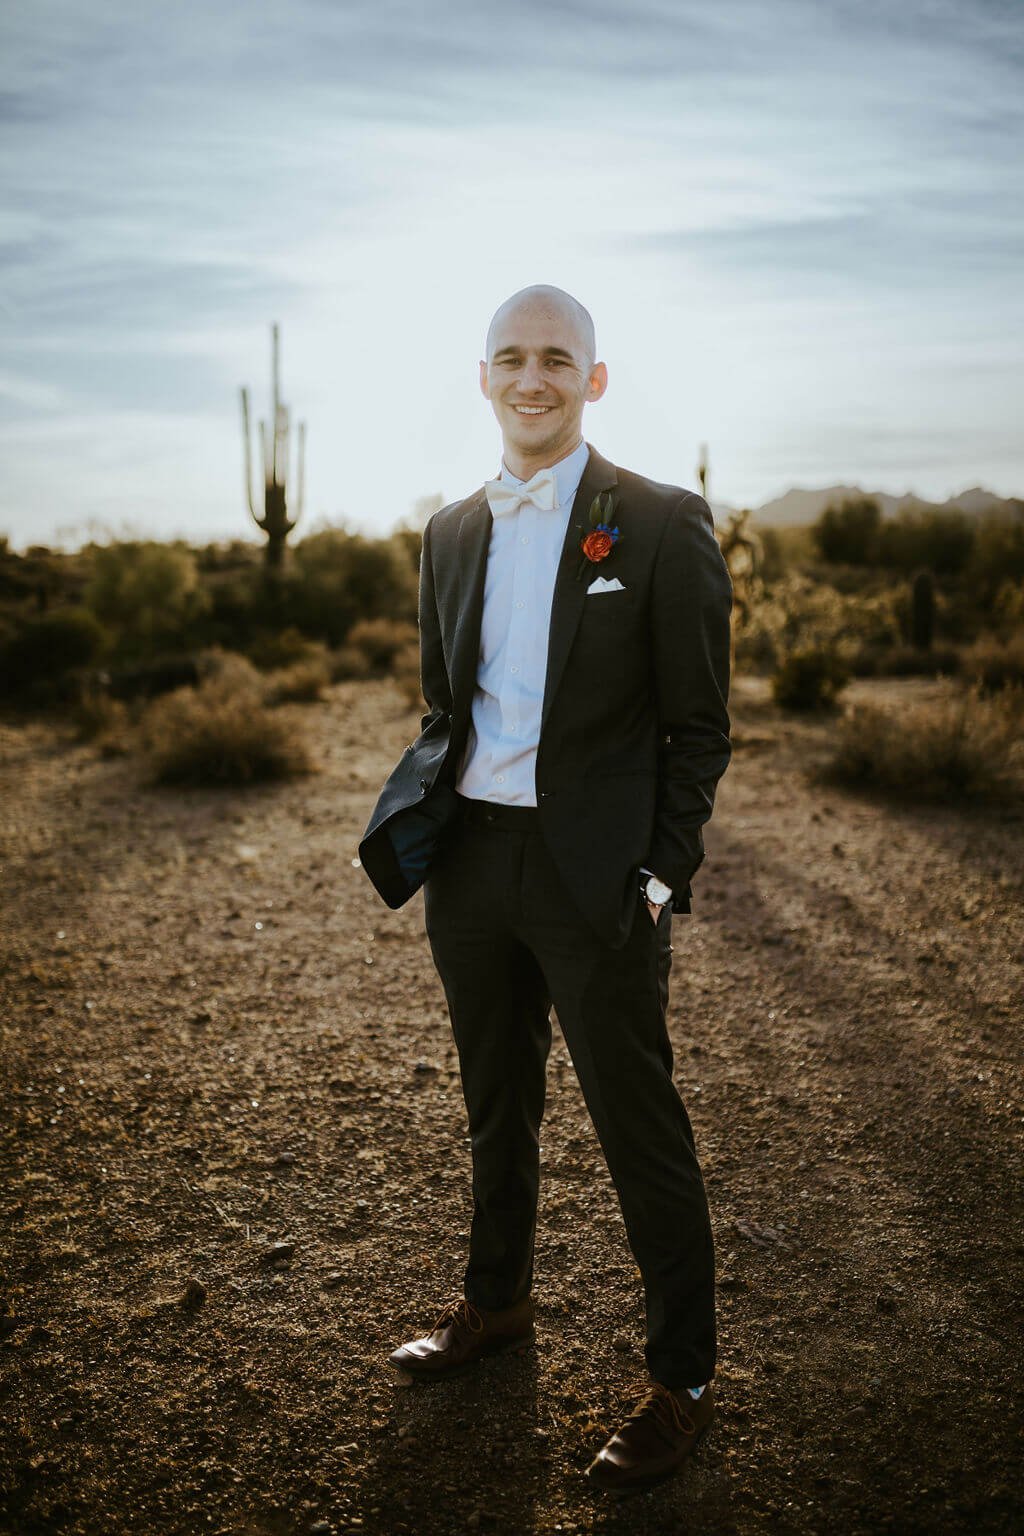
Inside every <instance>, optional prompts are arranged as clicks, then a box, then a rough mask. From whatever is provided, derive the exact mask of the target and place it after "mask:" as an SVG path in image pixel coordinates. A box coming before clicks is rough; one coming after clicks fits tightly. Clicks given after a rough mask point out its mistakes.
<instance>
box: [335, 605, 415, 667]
mask: <svg viewBox="0 0 1024 1536" xmlns="http://www.w3.org/2000/svg"><path fill="white" fill-rule="evenodd" d="M416 643H417V632H416V626H415V624H408V623H406V622H405V621H404V620H403V619H361V620H360V622H359V623H358V624H353V626H352V628H351V629H350V630H349V632H348V635H347V637H346V642H345V649H346V650H348V649H351V650H354V651H356V652H358V653H360V654H361V655H363V656H364V657H365V658H366V664H367V668H368V673H369V676H371V677H383V676H385V675H386V674H387V673H388V672H390V671H391V669H392V666H393V664H394V662H395V659H396V657H397V656H398V654H399V653H400V652H401V651H403V650H405V648H406V647H407V646H410V645H415V644H416Z"/></svg>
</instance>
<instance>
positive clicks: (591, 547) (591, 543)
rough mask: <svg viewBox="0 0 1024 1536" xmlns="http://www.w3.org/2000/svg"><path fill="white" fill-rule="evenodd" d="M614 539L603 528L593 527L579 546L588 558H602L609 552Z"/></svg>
mask: <svg viewBox="0 0 1024 1536" xmlns="http://www.w3.org/2000/svg"><path fill="white" fill-rule="evenodd" d="M614 543H615V540H614V539H613V538H612V536H611V534H610V533H608V532H606V531H605V529H603V528H595V530H594V532H593V533H588V534H587V536H586V538H585V539H584V540H583V543H582V545H581V548H582V550H583V553H584V554H585V555H586V557H587V559H588V560H603V559H604V558H605V556H606V555H608V554H610V553H611V548H612V545H613V544H614Z"/></svg>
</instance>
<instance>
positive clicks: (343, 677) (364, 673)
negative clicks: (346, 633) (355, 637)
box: [331, 645, 373, 683]
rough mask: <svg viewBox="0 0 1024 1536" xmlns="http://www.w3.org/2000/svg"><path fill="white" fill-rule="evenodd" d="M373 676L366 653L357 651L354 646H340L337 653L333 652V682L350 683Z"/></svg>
mask: <svg viewBox="0 0 1024 1536" xmlns="http://www.w3.org/2000/svg"><path fill="white" fill-rule="evenodd" d="M372 676H373V668H372V667H371V666H370V663H369V661H368V660H367V659H366V653H365V652H364V651H360V650H357V649H356V647H355V646H354V645H339V647H338V649H337V650H336V651H332V652H331V681H332V682H334V683H349V682H354V681H362V680H363V679H364V678H367V677H372Z"/></svg>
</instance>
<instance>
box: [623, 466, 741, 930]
mask: <svg viewBox="0 0 1024 1536" xmlns="http://www.w3.org/2000/svg"><path fill="white" fill-rule="evenodd" d="M731 608H732V583H731V582H730V580H729V572H728V569H727V568H726V564H725V559H724V557H723V555H722V552H721V550H720V549H719V547H718V540H717V539H716V537H715V531H714V520H713V518H712V516H711V509H710V507H709V506H708V504H707V502H706V501H705V500H704V498H703V496H698V495H697V494H696V493H695V492H693V491H688V492H686V493H685V495H684V496H683V498H682V500H681V501H680V503H679V504H678V506H676V507H675V508H674V509H673V511H672V513H671V515H670V516H669V518H668V521H667V523H666V526H665V530H664V533H663V535H662V538H661V543H660V546H659V548H658V552H657V556H656V559H655V565H654V575H653V578H652V592H651V625H652V656H653V679H652V682H653V688H654V696H655V704H656V709H657V717H658V791H657V804H656V811H655V819H654V832H653V835H652V839H651V846H650V851H649V853H648V856H647V858H646V859H645V860H644V863H645V865H646V866H647V867H648V868H649V869H653V870H654V871H655V872H656V874H657V876H658V878H659V879H660V880H663V881H664V882H665V884H666V885H670V886H671V887H672V893H673V895H672V910H673V911H674V912H688V911H689V910H690V906H689V896H690V890H689V882H690V879H691V878H692V876H693V875H694V874H695V872H696V871H697V869H698V868H699V866H700V864H701V862H702V860H703V858H704V839H703V835H702V830H701V829H702V828H703V826H704V823H705V822H706V821H707V820H708V818H709V817H710V815H711V811H712V808H713V806H714V801H715V787H716V785H717V783H718V780H719V779H720V778H721V776H722V774H723V773H724V772H725V770H726V767H727V766H728V763H729V758H730V755H731V751H732V749H731V747H730V745H729V714H728V709H727V699H728V695H729V614H730V611H731Z"/></svg>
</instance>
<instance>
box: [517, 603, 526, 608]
mask: <svg viewBox="0 0 1024 1536" xmlns="http://www.w3.org/2000/svg"><path fill="white" fill-rule="evenodd" d="M516 607H517V608H525V607H526V604H525V603H516Z"/></svg>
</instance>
